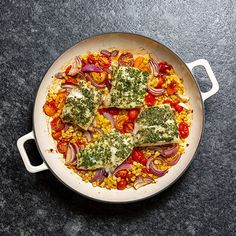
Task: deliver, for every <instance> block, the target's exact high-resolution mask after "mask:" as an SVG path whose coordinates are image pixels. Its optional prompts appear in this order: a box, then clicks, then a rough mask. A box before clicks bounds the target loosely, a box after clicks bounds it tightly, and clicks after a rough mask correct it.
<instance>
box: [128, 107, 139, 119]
mask: <svg viewBox="0 0 236 236" xmlns="http://www.w3.org/2000/svg"><path fill="white" fill-rule="evenodd" d="M139 112H140V109H138V108H134V109H131V110H129V111H128V117H129V120H131V121H135V120H136V119H137V117H138V114H139Z"/></svg>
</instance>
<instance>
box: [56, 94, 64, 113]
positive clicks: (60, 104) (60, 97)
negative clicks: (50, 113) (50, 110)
mask: <svg viewBox="0 0 236 236" xmlns="http://www.w3.org/2000/svg"><path fill="white" fill-rule="evenodd" d="M66 96H67V92H60V93H58V94H57V97H56V98H55V104H56V106H57V108H59V109H61V108H62V107H63V106H64V104H65V101H66Z"/></svg>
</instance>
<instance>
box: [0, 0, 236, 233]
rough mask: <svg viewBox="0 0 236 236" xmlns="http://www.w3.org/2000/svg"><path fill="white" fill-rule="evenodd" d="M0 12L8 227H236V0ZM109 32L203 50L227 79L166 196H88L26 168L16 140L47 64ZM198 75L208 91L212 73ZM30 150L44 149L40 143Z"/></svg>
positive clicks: (3, 197) (3, 211)
mask: <svg viewBox="0 0 236 236" xmlns="http://www.w3.org/2000/svg"><path fill="white" fill-rule="evenodd" d="M0 11H1V13H0V22H1V25H0V77H1V89H0V98H1V100H0V107H1V109H0V128H1V132H0V138H1V140H0V141H1V142H0V150H1V157H0V165H1V167H0V169H1V176H0V182H1V186H0V234H1V235H120V234H122V235H147V234H149V235H235V234H236V193H235V189H236V159H235V158H236V148H235V146H236V145H235V142H236V112H235V109H236V99H235V92H236V83H235V80H236V78H235V69H236V60H235V57H236V48H235V39H236V24H235V23H236V4H235V2H233V1H219V0H218V1H216V0H209V1H203V0H201V1H153V0H149V1H144V0H143V1H131V0H127V1H118V0H117V1H110V0H105V1H98V0H96V1H94V0H93V1H82V0H77V1H62V0H61V1H52V2H49V1H48V2H47V1H17V0H15V1H1V2H0ZM109 31H130V32H135V33H140V34H144V35H146V36H150V37H152V38H154V39H157V40H159V41H160V42H162V43H164V44H166V45H167V46H169V47H171V48H172V49H173V50H174V51H175V52H177V53H178V54H179V55H180V56H181V57H182V58H183V59H184V61H186V62H191V61H194V60H196V59H199V58H205V59H207V60H209V62H210V64H211V66H212V68H213V70H214V72H215V75H216V77H217V79H218V81H219V84H220V91H219V92H218V93H217V94H216V95H215V96H214V97H212V98H210V99H209V100H208V101H207V102H206V104H205V105H206V108H205V110H206V126H205V133H204V136H203V139H202V143H201V145H200V149H199V152H198V155H197V156H196V158H195V160H194V161H193V163H192V165H191V166H190V168H189V169H188V171H187V172H186V173H185V175H184V176H183V177H182V178H181V179H180V180H179V181H178V182H177V183H175V184H174V185H173V186H172V187H171V188H169V189H168V190H166V191H165V192H163V193H161V194H160V195H158V196H155V197H153V198H151V199H149V200H146V201H143V202H139V203H135V204H130V205H107V204H101V203H97V202H93V201H90V200H87V199H85V198H84V197H81V196H79V195H77V194H75V193H74V192H72V191H70V190H69V189H67V188H66V187H64V186H63V185H62V184H61V183H60V182H59V181H58V180H57V179H56V178H55V177H54V176H53V175H52V174H51V173H50V172H49V171H45V172H42V173H38V174H29V173H28V172H27V171H26V170H25V167H24V165H23V162H22V160H21V158H20V155H19V153H18V151H17V148H16V140H17V139H18V138H19V137H20V136H22V135H24V134H26V133H27V132H29V131H31V129H32V126H31V122H32V107H33V102H34V97H35V93H36V91H37V88H38V86H39V84H40V80H41V78H42V76H43V74H44V72H45V70H46V69H47V68H48V66H49V65H50V64H51V63H52V62H53V60H54V59H55V58H56V57H57V56H59V55H60V54H61V53H62V52H63V51H64V50H65V49H67V48H68V47H70V46H71V45H73V44H74V43H75V42H77V41H79V40H81V39H83V38H85V37H88V36H90V35H93V34H98V33H102V32H109ZM196 74H197V77H198V78H199V80H200V81H201V83H200V84H201V87H202V88H203V89H205V90H207V89H208V88H209V85H210V83H209V81H208V80H207V79H206V77H205V72H204V71H202V70H200V69H198V70H196ZM28 148H29V152H30V154H31V156H34V157H37V151H36V148H35V146H33V143H31V145H29V147H28ZM82 232H83V234H82Z"/></svg>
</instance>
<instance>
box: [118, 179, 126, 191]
mask: <svg viewBox="0 0 236 236" xmlns="http://www.w3.org/2000/svg"><path fill="white" fill-rule="evenodd" d="M116 187H117V189H119V190H124V189H125V188H126V187H127V182H126V180H124V179H123V180H121V181H119V182H117V186H116Z"/></svg>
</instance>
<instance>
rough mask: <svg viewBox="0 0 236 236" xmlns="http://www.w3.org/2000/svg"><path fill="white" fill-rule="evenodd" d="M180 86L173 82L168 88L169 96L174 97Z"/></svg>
mask: <svg viewBox="0 0 236 236" xmlns="http://www.w3.org/2000/svg"><path fill="white" fill-rule="evenodd" d="M178 88H179V86H178V84H177V82H176V81H172V82H171V83H170V84H169V85H168V86H167V93H168V95H173V94H174V93H176V92H177V90H178Z"/></svg>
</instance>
